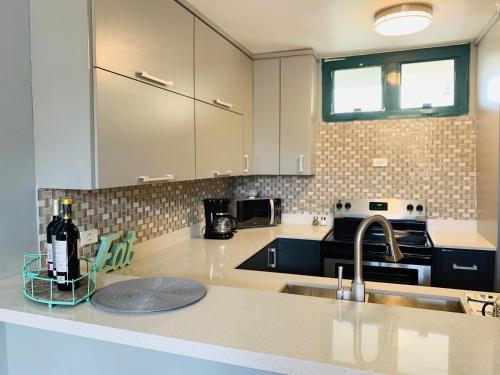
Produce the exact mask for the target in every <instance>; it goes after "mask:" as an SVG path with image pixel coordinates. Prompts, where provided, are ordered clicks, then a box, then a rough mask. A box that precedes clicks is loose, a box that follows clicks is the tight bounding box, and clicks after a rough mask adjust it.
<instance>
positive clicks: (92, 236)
mask: <svg viewBox="0 0 500 375" xmlns="http://www.w3.org/2000/svg"><path fill="white" fill-rule="evenodd" d="M97 241H99V235H98V233H97V229H91V230H87V231H85V232H81V233H80V245H81V246H87V245H90V244H93V243H97Z"/></svg>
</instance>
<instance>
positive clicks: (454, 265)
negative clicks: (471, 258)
mask: <svg viewBox="0 0 500 375" xmlns="http://www.w3.org/2000/svg"><path fill="white" fill-rule="evenodd" d="M453 269H454V270H461V271H477V266H476V265H475V264H474V265H473V266H470V267H468V266H458V265H456V264H455V263H453Z"/></svg>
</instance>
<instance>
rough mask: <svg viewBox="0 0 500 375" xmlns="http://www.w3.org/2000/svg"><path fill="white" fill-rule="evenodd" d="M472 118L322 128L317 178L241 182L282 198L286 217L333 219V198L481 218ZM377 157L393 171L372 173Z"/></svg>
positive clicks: (437, 214) (447, 216) (239, 192)
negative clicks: (408, 204) (421, 206)
mask: <svg viewBox="0 0 500 375" xmlns="http://www.w3.org/2000/svg"><path fill="white" fill-rule="evenodd" d="M475 154H476V126H475V121H474V118H473V117H468V116H462V117H449V118H424V119H402V120H377V121H355V122H343V123H329V124H321V125H318V126H317V129H316V158H317V159H316V166H317V168H316V175H315V176H314V177H296V176H280V177H271V176H253V177H245V178H238V179H237V183H236V186H237V188H236V189H237V191H236V195H237V196H242V195H243V194H244V191H245V190H249V189H257V190H259V191H261V192H262V194H263V195H271V196H281V197H282V198H284V203H283V210H284V212H285V213H308V214H319V215H321V214H329V213H330V212H331V207H332V202H333V200H334V198H371V197H375V198H383V197H387V198H406V199H410V198H415V199H424V200H426V201H427V207H428V214H429V215H430V217H432V218H442V219H475V218H476V163H475ZM373 158H388V159H389V166H388V167H385V168H374V167H372V159H373Z"/></svg>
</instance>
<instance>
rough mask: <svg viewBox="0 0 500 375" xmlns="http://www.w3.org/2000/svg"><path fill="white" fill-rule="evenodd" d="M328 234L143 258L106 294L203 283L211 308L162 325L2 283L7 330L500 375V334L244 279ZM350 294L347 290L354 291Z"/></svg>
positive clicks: (285, 278) (303, 229) (248, 357)
mask: <svg viewBox="0 0 500 375" xmlns="http://www.w3.org/2000/svg"><path fill="white" fill-rule="evenodd" d="M327 232H328V230H327V229H326V228H321V227H320V228H313V227H308V226H300V225H296V226H293V225H292V226H290V225H283V226H281V227H278V228H261V229H249V230H244V231H243V230H242V231H240V232H238V233H237V235H236V236H235V238H234V239H232V240H229V241H205V240H202V239H199V238H194V239H185V238H183V236H182V235H178V237H177V238H172V236H171V238H169V239H162V240H157V241H155V240H154V241H150V242H149V243H144V244H139V245H138V246H137V259H136V260H135V262H134V264H133V265H132V266H131V267H128V268H127V269H125V270H123V271H122V272H121V273H122V274H121V275H119V274H102V275H99V282H98V283H99V285H100V286H102V285H106V284H109V283H112V282H115V281H117V280H121V279H124V278H129V277H134V276H152V275H155V276H158V275H162V276H182V277H188V278H193V279H197V280H200V281H202V282H204V283H205V284H206V285H207V287H208V293H207V295H206V297H205V298H204V299H202V300H201V301H200V302H198V303H196V304H194V305H192V306H189V307H187V308H184V309H179V310H175V311H171V312H167V313H162V314H150V315H134V316H131V315H116V314H109V313H104V312H101V311H99V310H97V309H96V308H94V307H93V306H92V305H91V304H88V303H87V304H81V305H79V306H76V307H74V308H59V307H56V308H54V309H52V310H48V309H47V307H46V306H44V305H41V304H37V303H34V302H31V301H28V300H26V299H25V298H24V297H23V296H22V293H21V292H20V283H21V280H20V278H19V277H14V278H9V279H3V280H1V281H0V321H3V322H6V323H10V324H17V325H22V326H27V327H33V328H41V329H44V330H50V331H54V332H61V333H66V334H70V335H77V336H81V337H86V338H91V339H98V340H103V341H107V342H112V343H119V344H125V345H129V346H134V347H139V348H144V349H150V350H155V351H161V352H165V353H172V354H177V355H182V356H187V357H193V358H200V359H205V360H210V361H215V362H221V363H226V364H231V365H237V366H242V367H247V368H252V369H259V370H265V371H273V372H278V373H295V374H322V373H324V374H331V373H342V374H355V373H360V372H362V371H368V372H376V373H387V374H398V373H402V374H417V373H418V374H419V373H443V374H446V373H453V374H471V373H478V374H479V373H480V374H496V373H499V372H500V356H498V355H497V352H498V348H499V347H500V324H498V321H497V320H496V319H491V318H482V317H477V316H471V315H466V314H458V313H447V312H437V311H428V310H420V309H413V308H403V307H391V306H385V305H377V304H371V303H356V302H349V301H336V300H330V299H325V298H317V297H305V296H297V295H288V294H281V293H277V292H278V291H280V290H281V288H283V286H284V285H286V283H289V282H290V283H302V284H311V283H312V284H324V285H328V286H333V285H335V283H336V280H334V279H324V278H317V277H308V276H297V275H288V274H276V273H267V272H258V271H247V270H236V269H234V267H236V266H237V265H238V264H239V263H241V262H242V261H244V260H245V259H247V258H248V257H250V256H251V255H253V254H254V253H255V252H256V251H258V250H259V249H260V248H261V247H263V246H265V245H266V244H267V243H268V242H270V241H271V240H273V239H274V238H275V237H276V236H292V237H293V236H298V237H300V238H307V239H318V240H319V239H321V238H323V237H324V235H326V233H327ZM346 284H348V282H347V283H346ZM367 287H368V288H369V289H373V290H375V289H376V290H385V291H397V292H400V293H404V292H407V293H417V294H420V295H426V294H429V295H442V296H447V297H449V298H459V297H460V296H461V295H462V294H463V292H462V291H457V290H448V289H437V288H425V287H414V286H397V285H390V284H377V283H367Z"/></svg>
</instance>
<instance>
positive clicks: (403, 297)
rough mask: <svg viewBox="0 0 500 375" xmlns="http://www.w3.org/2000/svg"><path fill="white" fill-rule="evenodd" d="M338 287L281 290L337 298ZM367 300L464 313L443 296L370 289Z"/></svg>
mask: <svg viewBox="0 0 500 375" xmlns="http://www.w3.org/2000/svg"><path fill="white" fill-rule="evenodd" d="M336 292H337V289H336V288H335V287H333V286H332V287H328V286H323V285H321V286H320V285H317V286H312V285H300V284H287V285H285V287H284V288H283V289H282V290H281V293H288V294H298V295H301V296H310V297H322V298H329V299H336ZM365 302H368V303H376V304H380V305H390V306H403V307H413V308H417V309H425V310H435V311H449V312H456V313H463V312H464V311H463V309H462V306H461V305H460V301H459V300H458V298H457V299H447V298H443V297H421V296H413V295H407V294H396V293H393V294H388V293H383V292H378V291H368V293H367V294H366V297H365Z"/></svg>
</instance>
